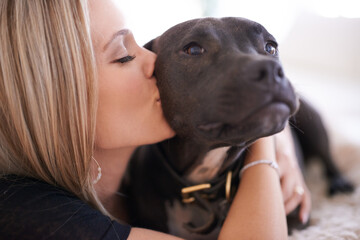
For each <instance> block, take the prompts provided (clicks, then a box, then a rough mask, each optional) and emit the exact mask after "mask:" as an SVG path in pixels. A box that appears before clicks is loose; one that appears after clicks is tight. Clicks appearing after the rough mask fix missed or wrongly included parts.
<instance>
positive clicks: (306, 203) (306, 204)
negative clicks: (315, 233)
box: [299, 187, 311, 224]
mask: <svg viewBox="0 0 360 240" xmlns="http://www.w3.org/2000/svg"><path fill="white" fill-rule="evenodd" d="M310 211H311V194H310V191H309V189H307V187H305V192H304V196H303V199H302V201H301V207H300V213H299V215H300V216H299V217H300V221H301V222H302V223H303V224H305V223H306V222H307V221H308V220H309V216H310Z"/></svg>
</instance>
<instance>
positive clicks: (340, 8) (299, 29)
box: [120, 0, 360, 149]
mask: <svg viewBox="0 0 360 240" xmlns="http://www.w3.org/2000/svg"><path fill="white" fill-rule="evenodd" d="M120 2H121V5H122V9H123V11H124V15H125V17H126V19H127V25H128V27H129V28H130V29H132V31H133V32H134V35H135V38H136V40H137V42H138V43H139V44H141V45H143V44H145V43H146V42H148V41H149V40H151V39H153V38H155V37H157V36H158V35H161V33H162V32H164V31H165V30H166V29H168V28H169V27H171V26H173V25H175V24H177V23H180V22H183V21H186V20H189V19H192V18H200V17H208V16H211V17H225V16H235V17H245V18H249V19H251V20H254V21H257V22H259V23H261V24H262V25H263V26H264V27H265V28H267V30H268V31H269V32H270V33H272V35H274V36H275V38H276V39H277V40H278V43H279V50H280V59H281V61H282V63H283V65H284V69H285V73H286V75H287V76H288V77H289V79H290V80H291V82H292V83H293V85H294V86H295V88H296V89H297V92H299V93H300V94H301V95H302V96H305V97H306V98H307V99H308V100H310V101H311V102H312V103H313V104H314V105H315V107H316V108H317V109H318V110H319V111H320V112H321V113H322V114H323V118H324V121H325V123H326V125H327V126H328V127H329V130H330V134H332V135H334V136H335V137H333V138H332V139H333V142H334V143H335V144H349V143H351V144H352V145H354V146H355V147H356V148H357V149H360V147H359V146H360V1H359V0H341V1H333V0H302V1H298V0H272V1H266V0H171V1H170V0H151V1H149V0H143V1H141V0H131V1H130V0H127V1H124V0H120Z"/></svg>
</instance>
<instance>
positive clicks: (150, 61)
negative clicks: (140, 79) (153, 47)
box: [144, 48, 156, 78]
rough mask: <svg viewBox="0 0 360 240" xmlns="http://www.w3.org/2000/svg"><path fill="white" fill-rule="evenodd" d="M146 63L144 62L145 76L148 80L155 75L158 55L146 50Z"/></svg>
mask: <svg viewBox="0 0 360 240" xmlns="http://www.w3.org/2000/svg"><path fill="white" fill-rule="evenodd" d="M144 51H145V55H144V58H145V61H144V74H145V76H146V77H147V78H151V77H152V76H153V75H154V68H155V60H156V54H155V53H153V52H151V51H149V50H147V49H145V48H144Z"/></svg>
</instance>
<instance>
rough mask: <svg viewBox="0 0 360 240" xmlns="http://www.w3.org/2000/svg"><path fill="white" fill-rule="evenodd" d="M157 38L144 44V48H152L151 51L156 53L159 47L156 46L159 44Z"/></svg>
mask: <svg viewBox="0 0 360 240" xmlns="http://www.w3.org/2000/svg"><path fill="white" fill-rule="evenodd" d="M157 39H158V38H155V39H153V40H151V41H150V42H148V43H146V44H145V45H144V48H146V49H147V50H150V51H152V52H154V53H156V50H157V47H156V45H157V44H156V43H157Z"/></svg>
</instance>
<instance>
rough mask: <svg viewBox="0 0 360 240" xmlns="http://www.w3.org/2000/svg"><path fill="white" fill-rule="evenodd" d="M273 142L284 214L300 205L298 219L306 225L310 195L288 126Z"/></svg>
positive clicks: (309, 207) (309, 208)
mask: <svg viewBox="0 0 360 240" xmlns="http://www.w3.org/2000/svg"><path fill="white" fill-rule="evenodd" d="M275 142H276V144H275V146H276V159H277V162H278V164H279V168H280V169H279V170H280V181H281V190H282V193H283V198H284V204H285V212H286V214H289V213H290V212H292V211H293V210H294V209H295V208H296V207H297V206H299V205H301V207H300V212H299V218H300V221H301V222H302V223H306V222H307V221H308V218H309V214H310V210H311V194H310V191H309V189H308V188H307V186H306V184H305V181H304V178H303V176H302V173H301V170H300V167H299V164H298V161H297V157H296V154H295V147H294V141H293V139H292V136H291V131H290V128H289V126H286V127H285V129H284V130H283V131H282V132H280V133H278V134H276V135H275Z"/></svg>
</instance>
